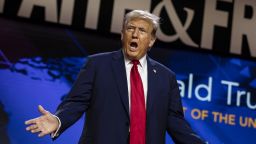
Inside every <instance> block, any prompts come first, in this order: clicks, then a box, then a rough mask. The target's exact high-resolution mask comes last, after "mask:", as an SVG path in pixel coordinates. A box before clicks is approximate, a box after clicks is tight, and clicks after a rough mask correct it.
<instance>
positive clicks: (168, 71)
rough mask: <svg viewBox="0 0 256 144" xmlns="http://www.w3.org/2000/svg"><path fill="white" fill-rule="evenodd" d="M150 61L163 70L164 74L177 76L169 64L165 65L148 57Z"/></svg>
mask: <svg viewBox="0 0 256 144" xmlns="http://www.w3.org/2000/svg"><path fill="white" fill-rule="evenodd" d="M148 61H149V62H150V64H151V65H152V66H153V67H155V68H157V69H158V70H160V71H161V72H163V73H164V74H168V75H171V76H175V72H174V71H172V70H171V69H170V68H168V67H167V66H165V65H164V64H162V63H160V62H158V61H156V60H154V59H152V58H150V57H148Z"/></svg>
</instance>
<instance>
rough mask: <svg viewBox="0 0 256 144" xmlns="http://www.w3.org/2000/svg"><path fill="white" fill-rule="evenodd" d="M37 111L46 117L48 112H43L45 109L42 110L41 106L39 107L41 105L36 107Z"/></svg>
mask: <svg viewBox="0 0 256 144" xmlns="http://www.w3.org/2000/svg"><path fill="white" fill-rule="evenodd" d="M38 111H39V112H40V113H41V114H42V115H46V114H47V113H48V111H47V110H45V109H44V108H43V106H41V105H38Z"/></svg>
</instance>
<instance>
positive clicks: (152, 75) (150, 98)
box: [146, 56, 157, 115]
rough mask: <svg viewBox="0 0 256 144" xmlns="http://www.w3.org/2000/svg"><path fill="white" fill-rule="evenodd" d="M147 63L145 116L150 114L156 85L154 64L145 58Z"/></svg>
mask: <svg viewBox="0 0 256 144" xmlns="http://www.w3.org/2000/svg"><path fill="white" fill-rule="evenodd" d="M147 63H148V94H147V110H146V112H147V115H148V114H150V109H151V108H152V105H153V101H154V97H155V95H156V94H155V88H154V87H155V85H154V84H156V80H157V79H156V75H157V70H156V64H155V62H154V61H152V60H151V59H150V58H149V57H148V56H147Z"/></svg>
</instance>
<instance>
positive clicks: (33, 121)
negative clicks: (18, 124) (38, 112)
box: [25, 118, 38, 125]
mask: <svg viewBox="0 0 256 144" xmlns="http://www.w3.org/2000/svg"><path fill="white" fill-rule="evenodd" d="M37 119H38V118H34V119H30V120H27V121H25V124H26V125H30V124H34V123H36V121H37Z"/></svg>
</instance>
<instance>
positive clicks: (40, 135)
mask: <svg viewBox="0 0 256 144" xmlns="http://www.w3.org/2000/svg"><path fill="white" fill-rule="evenodd" d="M45 135H46V133H44V132H41V133H39V134H38V137H43V136H45Z"/></svg>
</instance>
